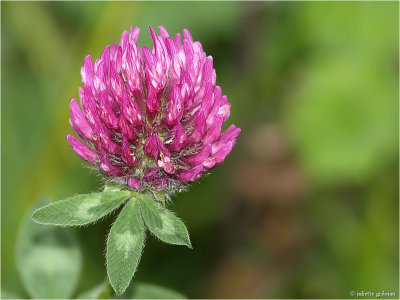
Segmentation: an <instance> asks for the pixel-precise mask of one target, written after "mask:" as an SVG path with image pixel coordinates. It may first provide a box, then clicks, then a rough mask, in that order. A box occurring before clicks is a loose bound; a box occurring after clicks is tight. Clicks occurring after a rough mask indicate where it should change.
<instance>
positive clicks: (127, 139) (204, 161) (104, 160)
mask: <svg viewBox="0 0 400 300" xmlns="http://www.w3.org/2000/svg"><path fill="white" fill-rule="evenodd" d="M139 30H140V29H139V27H136V28H133V27H131V29H130V31H129V32H128V31H124V33H123V34H122V37H121V40H120V42H119V45H117V44H113V45H112V46H109V45H108V46H107V47H106V48H105V49H104V51H103V53H102V54H101V56H100V58H98V59H97V60H95V62H94V66H93V61H92V56H91V55H88V56H86V57H85V61H84V66H83V67H82V69H81V76H82V83H83V88H79V97H80V104H81V107H82V108H81V107H80V106H79V104H78V102H77V101H76V100H75V99H72V100H71V104H70V114H71V119H70V125H71V127H72V129H73V130H74V131H75V133H76V134H77V135H78V136H79V137H80V138H81V140H82V141H80V140H79V139H77V138H76V137H74V136H73V135H67V140H68V142H69V143H70V144H71V146H72V148H73V150H74V151H75V152H76V153H77V154H78V155H79V156H80V157H81V158H82V159H83V160H85V161H87V162H89V163H90V164H92V165H94V166H96V168H98V169H100V171H101V172H103V173H104V174H106V175H107V180H108V181H110V182H114V183H116V184H119V185H128V186H129V187H131V188H134V189H137V190H139V191H141V190H143V189H151V190H153V191H165V192H167V193H173V192H175V191H177V190H180V189H181V188H182V187H183V186H184V185H185V184H187V183H190V182H193V181H195V180H196V179H199V178H200V177H202V176H203V174H205V172H207V171H208V170H210V169H212V168H215V167H216V166H218V165H220V164H221V163H222V162H223V161H224V160H225V158H226V157H227V156H228V154H229V153H230V152H231V151H232V148H233V146H234V145H235V142H236V138H237V137H238V135H239V133H240V131H241V129H240V128H237V127H236V126H235V125H233V124H232V125H231V126H230V127H229V128H228V129H227V130H225V131H224V132H223V133H221V127H222V125H223V123H224V122H225V121H226V120H227V119H228V117H229V113H230V106H231V104H230V103H229V102H228V100H227V97H226V95H222V90H221V87H219V86H216V72H215V70H214V69H213V61H212V57H211V56H206V53H205V52H204V51H203V49H202V45H201V43H200V42H198V41H193V39H192V36H191V34H190V32H189V30H187V29H184V30H183V40H182V36H181V34H179V33H178V34H176V35H175V38H171V37H170V36H169V35H168V32H167V31H166V30H165V28H164V27H162V26H160V27H159V30H160V33H161V35H160V36H158V35H157V34H156V33H155V32H154V30H153V28H152V27H151V26H150V32H151V36H152V39H153V42H154V48H153V49H152V50H150V49H148V48H146V47H142V48H140V47H139V46H138V45H137V40H138V37H139Z"/></svg>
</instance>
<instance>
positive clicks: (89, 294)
mask: <svg viewBox="0 0 400 300" xmlns="http://www.w3.org/2000/svg"><path fill="white" fill-rule="evenodd" d="M112 294H113V293H112V289H111V286H110V284H109V283H108V281H107V280H106V281H104V282H102V283H100V284H99V285H97V286H95V287H94V288H92V289H90V290H88V291H86V292H83V293H82V294H80V295H78V296H77V297H76V299H110V298H111V295H112Z"/></svg>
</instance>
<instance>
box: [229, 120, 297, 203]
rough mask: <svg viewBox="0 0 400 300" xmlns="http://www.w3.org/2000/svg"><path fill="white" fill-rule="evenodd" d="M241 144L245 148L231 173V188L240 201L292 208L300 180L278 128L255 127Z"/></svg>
mask: <svg viewBox="0 0 400 300" xmlns="http://www.w3.org/2000/svg"><path fill="white" fill-rule="evenodd" d="M243 144H245V145H246V146H247V149H246V150H245V154H244V155H243V160H242V161H241V162H240V163H239V164H238V165H237V167H236V168H237V169H236V170H235V172H234V174H235V177H234V183H235V185H234V186H235V188H236V190H237V193H238V194H239V196H240V197H241V198H242V199H243V200H244V201H249V202H250V203H252V204H253V205H264V204H270V203H272V202H274V203H275V204H277V205H292V204H293V202H295V201H296V200H298V199H300V198H301V196H302V195H303V194H304V180H303V177H302V175H301V173H300V171H299V170H298V168H297V166H296V165H295V164H294V162H293V159H292V158H291V157H290V153H289V150H288V147H287V144H286V141H285V139H284V137H283V135H282V133H281V131H280V129H279V128H278V127H276V126H273V125H264V126H262V127H259V128H256V129H255V130H254V131H253V132H251V135H250V136H249V137H248V139H247V141H243Z"/></svg>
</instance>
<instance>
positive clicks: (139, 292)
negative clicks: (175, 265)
mask: <svg viewBox="0 0 400 300" xmlns="http://www.w3.org/2000/svg"><path fill="white" fill-rule="evenodd" d="M130 298H131V299H187V297H185V296H184V295H182V294H181V293H178V292H176V291H174V290H171V289H168V288H165V287H162V286H158V285H155V284H150V283H137V284H136V285H135V286H134V287H133V293H132V294H131V297H130Z"/></svg>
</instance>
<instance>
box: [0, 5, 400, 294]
mask: <svg viewBox="0 0 400 300" xmlns="http://www.w3.org/2000/svg"><path fill="white" fill-rule="evenodd" d="M398 5H399V4H398V2H163V3H159V2H29V3H28V2H1V62H2V64H1V79H2V80H1V102H2V103H1V104H2V105H1V134H2V143H1V145H2V147H1V158H2V166H1V171H2V176H1V186H2V189H1V197H2V201H1V260H2V264H1V275H2V282H1V284H2V289H5V290H8V291H10V292H13V293H16V294H18V295H20V296H21V297H26V296H27V294H26V291H25V290H24V288H23V286H22V283H21V278H20V276H19V275H18V272H17V268H16V262H15V253H16V249H15V244H16V235H17V231H18V228H19V226H20V224H21V222H22V219H23V216H24V214H25V213H26V211H27V210H28V208H29V207H30V206H32V205H33V204H34V203H35V201H36V199H37V198H38V197H40V196H43V195H44V196H49V197H51V198H53V199H54V200H56V199H61V198H64V197H67V196H70V195H72V194H76V193H87V192H91V191H95V190H98V189H99V188H100V187H101V182H100V180H99V178H98V177H97V176H96V175H94V174H92V173H90V172H89V171H88V170H87V169H84V168H82V166H81V160H80V159H79V158H78V157H77V156H76V155H75V154H74V153H73V151H72V150H71V148H70V146H69V145H68V144H67V142H66V140H65V135H66V134H68V133H71V132H72V130H71V129H70V128H69V125H68V118H69V115H68V105H69V101H70V98H72V97H75V98H77V97H78V86H79V85H80V84H81V83H80V67H81V65H82V64H83V58H84V56H85V55H86V54H89V53H90V54H92V55H93V56H94V57H98V56H99V55H100V54H101V52H102V50H103V48H104V46H105V45H106V44H110V43H113V42H118V41H119V38H120V35H121V33H122V31H123V30H125V29H128V28H129V27H130V26H131V25H134V26H135V25H137V26H140V27H141V28H142V31H141V36H140V38H139V43H140V44H142V45H147V46H150V45H151V39H150V34H149V31H148V25H149V24H151V25H152V26H154V27H157V26H158V25H164V26H165V27H166V28H167V30H168V31H169V32H170V34H175V33H176V32H179V31H181V30H182V29H183V28H188V29H190V30H191V32H192V35H193V36H194V38H195V40H200V41H201V42H202V44H203V47H204V49H205V51H206V52H207V53H208V54H210V55H212V56H213V58H214V67H215V69H216V70H217V84H218V85H221V86H222V89H223V92H224V93H226V94H227V95H228V100H229V101H230V102H231V103H232V109H231V117H230V119H229V121H230V122H229V123H231V122H233V123H235V124H236V125H237V126H239V127H241V128H242V134H241V135H240V137H239V139H238V142H237V144H236V147H235V149H234V151H233V152H232V154H231V155H230V156H229V158H228V159H227V160H226V162H225V163H224V164H223V165H222V166H220V167H219V168H217V169H215V170H213V171H212V172H211V173H212V174H211V175H210V176H208V177H206V178H204V179H202V180H200V183H197V184H194V185H193V187H192V188H191V189H190V190H189V192H186V193H184V194H181V195H179V196H177V197H175V199H174V204H173V206H172V207H171V208H172V209H173V210H174V211H175V212H176V213H177V214H178V216H180V217H181V218H182V219H183V220H184V221H185V223H186V225H187V226H188V228H189V230H190V233H191V239H192V244H193V246H194V250H189V249H187V248H184V247H177V246H170V245H166V244H163V243H161V242H159V241H156V240H155V239H154V238H152V237H149V238H148V239H147V242H146V243H147V246H146V248H145V251H144V255H143V256H142V260H141V263H140V265H139V269H138V272H137V273H136V275H135V278H134V281H133V282H135V280H139V281H145V282H150V283H154V284H160V285H163V286H166V287H169V288H172V289H175V290H177V291H179V292H181V293H183V294H185V295H187V296H188V297H190V298H271V297H272V298H297V297H299V298H349V292H350V291H352V290H354V291H361V290H364V291H371V292H376V291H382V290H384V291H387V292H395V293H396V294H397V295H399V201H398V198H399V189H398V183H399V173H398V171H399V170H398V169H399V157H398V154H399V153H398V144H399V140H398V135H399V132H398V131H399V128H398V111H399V107H398V97H399V95H398V81H399V76H398V72H399V59H398V55H399V40H398V38H399V37H398V27H399V7H398ZM111 221H112V218H108V219H106V220H104V221H102V222H100V223H98V224H96V225H95V226H89V227H85V228H80V229H74V231H75V232H76V233H77V234H78V237H79V239H78V240H79V244H80V246H81V248H82V251H83V265H82V273H81V275H80V279H79V283H78V288H77V291H76V293H79V292H81V291H84V290H86V289H88V288H91V287H93V286H94V285H96V284H98V283H100V282H102V281H103V280H104V279H105V277H106V271H105V265H104V263H105V257H104V249H105V236H106V234H107V232H108V230H109V227H110V224H111Z"/></svg>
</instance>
